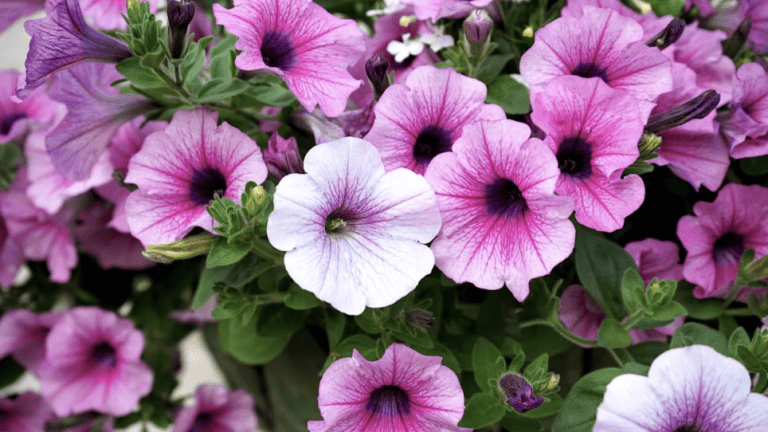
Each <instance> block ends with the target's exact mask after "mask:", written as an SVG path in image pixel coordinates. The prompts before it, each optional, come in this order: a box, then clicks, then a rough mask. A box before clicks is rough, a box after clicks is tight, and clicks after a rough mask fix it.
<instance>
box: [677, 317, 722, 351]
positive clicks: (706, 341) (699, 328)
mask: <svg viewBox="0 0 768 432" xmlns="http://www.w3.org/2000/svg"><path fill="white" fill-rule="evenodd" d="M691 345H707V346H710V347H712V348H714V349H715V350H716V351H717V352H719V353H720V354H723V355H728V341H727V340H726V338H725V335H723V334H722V333H720V332H719V331H717V330H713V329H711V328H709V327H707V326H705V325H704V324H699V323H694V322H690V323H685V324H683V325H682V326H680V327H678V328H677V330H675V334H674V335H673V336H672V341H671V342H670V344H669V347H670V348H680V347H685V346H691Z"/></svg>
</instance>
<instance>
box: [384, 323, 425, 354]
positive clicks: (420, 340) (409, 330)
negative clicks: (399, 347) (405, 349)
mask: <svg viewBox="0 0 768 432" xmlns="http://www.w3.org/2000/svg"><path fill="white" fill-rule="evenodd" d="M391 330H392V335H393V336H395V337H396V338H398V339H400V340H402V341H403V342H405V343H406V344H407V345H408V346H411V347H412V348H413V347H424V348H432V347H433V346H434V345H435V343H434V341H433V340H432V337H431V336H430V335H429V333H427V332H423V331H421V330H419V329H418V328H416V327H414V326H413V325H411V324H410V323H407V322H406V323H402V324H400V325H397V326H394V328H392V329H391Z"/></svg>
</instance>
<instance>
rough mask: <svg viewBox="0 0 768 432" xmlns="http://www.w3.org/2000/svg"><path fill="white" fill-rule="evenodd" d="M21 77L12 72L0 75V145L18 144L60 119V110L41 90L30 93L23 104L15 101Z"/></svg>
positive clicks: (61, 108) (7, 71) (60, 106)
mask: <svg viewBox="0 0 768 432" xmlns="http://www.w3.org/2000/svg"><path fill="white" fill-rule="evenodd" d="M20 79H23V77H22V76H21V74H19V73H18V72H16V71H15V70H13V69H8V70H3V71H0V145H2V144H5V143H7V142H10V141H21V142H23V141H24V139H25V138H26V137H27V134H28V133H29V132H32V131H34V130H38V129H43V128H45V127H47V126H49V125H50V124H51V122H53V121H55V120H56V119H57V118H58V119H60V118H61V116H63V114H64V111H65V109H64V106H63V105H61V104H58V103H56V102H54V101H52V100H51V99H50V98H49V97H48V95H46V94H45V92H43V89H40V90H38V91H35V92H32V93H31V94H30V96H29V97H28V98H27V99H26V100H23V101H20V100H18V99H16V97H15V95H16V86H17V84H18V82H19V80H20Z"/></svg>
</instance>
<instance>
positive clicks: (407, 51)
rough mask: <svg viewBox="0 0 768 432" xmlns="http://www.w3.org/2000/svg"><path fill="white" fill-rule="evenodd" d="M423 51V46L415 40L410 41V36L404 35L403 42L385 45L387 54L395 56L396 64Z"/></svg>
mask: <svg viewBox="0 0 768 432" xmlns="http://www.w3.org/2000/svg"><path fill="white" fill-rule="evenodd" d="M422 51H424V44H423V43H422V42H421V41H420V40H418V39H416V40H411V34H410V33H406V34H404V35H403V41H402V42H400V41H397V40H393V41H391V42H390V43H389V44H387V52H388V53H390V54H392V55H393V56H395V61H396V62H398V63H401V62H403V61H404V60H405V59H407V58H408V57H409V56H412V55H414V56H417V55H419V54H421V52H422Z"/></svg>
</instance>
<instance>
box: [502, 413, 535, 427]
mask: <svg viewBox="0 0 768 432" xmlns="http://www.w3.org/2000/svg"><path fill="white" fill-rule="evenodd" d="M499 424H500V425H501V426H502V427H503V428H504V429H507V430H510V431H515V432H541V422H540V421H539V420H537V419H535V418H528V417H523V415H522V414H518V413H516V412H515V411H508V412H507V414H506V415H504V417H503V418H502V419H501V421H499Z"/></svg>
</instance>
